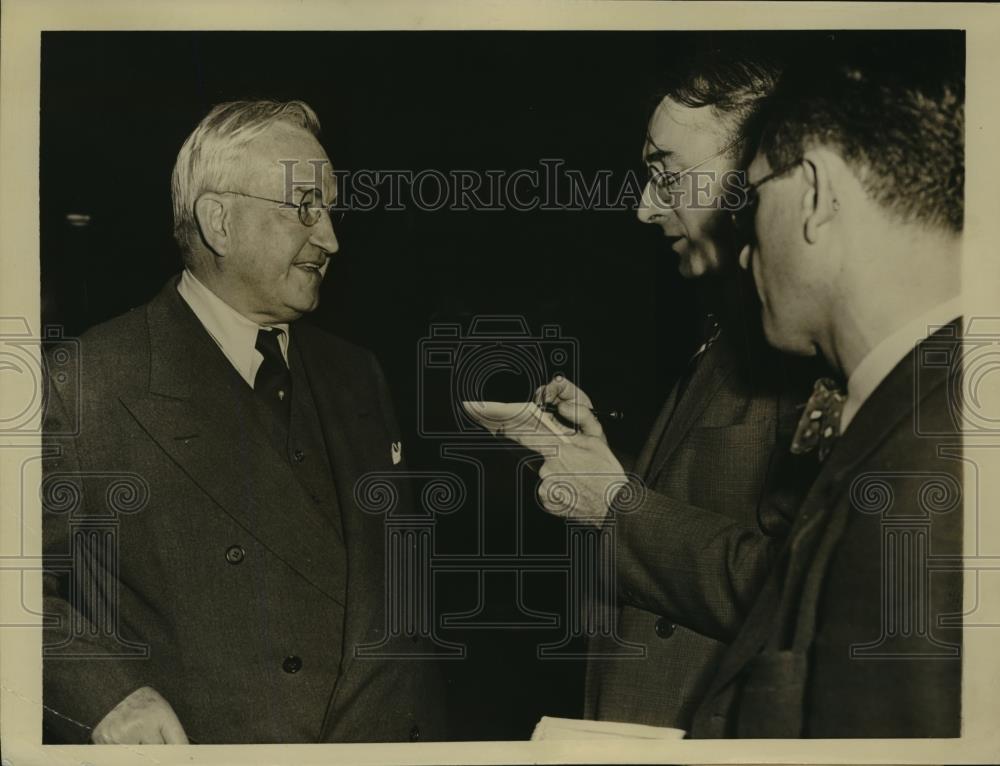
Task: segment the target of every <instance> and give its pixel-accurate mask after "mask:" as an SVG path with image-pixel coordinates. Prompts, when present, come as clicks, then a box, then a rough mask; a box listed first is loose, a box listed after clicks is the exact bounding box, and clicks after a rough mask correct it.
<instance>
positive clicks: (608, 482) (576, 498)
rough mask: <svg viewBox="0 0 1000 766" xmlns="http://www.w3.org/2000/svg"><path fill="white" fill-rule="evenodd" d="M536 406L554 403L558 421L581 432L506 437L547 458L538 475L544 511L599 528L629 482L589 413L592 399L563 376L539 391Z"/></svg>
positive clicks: (591, 413) (520, 434) (536, 394)
mask: <svg viewBox="0 0 1000 766" xmlns="http://www.w3.org/2000/svg"><path fill="white" fill-rule="evenodd" d="M535 403H536V404H539V405H543V404H555V405H556V406H557V407H558V410H559V415H560V417H562V418H563V419H565V420H567V421H569V422H570V423H573V424H574V425H575V426H576V428H577V429H578V430H577V433H575V434H571V435H564V436H558V435H552V434H542V435H536V434H528V433H519V432H517V431H512V432H511V433H509V434H507V437H508V438H510V439H512V440H514V441H516V442H517V443H518V444H520V445H521V446H523V447H527V448H528V449H532V450H535V451H536V452H538V453H539V454H542V455H544V456H545V462H544V463H543V464H542V466H541V468H539V470H538V475H539V477H540V478H541V480H542V481H541V484H540V485H539V487H538V496H539V499H540V500H541V503H542V507H543V508H545V510H546V511H548V512H549V513H551V514H553V515H555V516H562V517H564V518H573V519H581V520H585V521H589V522H591V523H593V524H595V525H600V524H601V523H602V522H603V521H604V518H605V517H606V516H607V514H608V509H609V508H610V506H611V502H612V501H613V500H614V498H615V495H617V494H618V492H619V491H620V490H621V488H622V487H624V486H625V485H626V484H627V482H628V480H627V478H626V476H625V471H624V469H623V468H622V466H621V463H619V462H618V459H617V458H616V457H615V456H614V454H613V453H612V452H611V449H610V448H609V447H608V441H607V438H606V437H605V436H604V429H603V428H601V424H600V422H599V421H598V420H597V418H596V417H595V416H594V413H593V412H591V409H592V407H593V404H592V403H591V401H590V397H589V396H587V395H586V394H585V393H584V392H583V391H581V390H580V389H578V388H577V387H576V386H575V385H573V384H572V383H571V382H570V381H568V380H566V378H564V377H562V376H561V375H560V376H556V377H555V378H553V380H552V381H551V382H550V383H547V384H546V385H544V386H540V387H539V389H538V390H537V391H536V392H535Z"/></svg>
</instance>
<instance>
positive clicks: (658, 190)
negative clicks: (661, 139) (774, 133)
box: [646, 136, 746, 208]
mask: <svg viewBox="0 0 1000 766" xmlns="http://www.w3.org/2000/svg"><path fill="white" fill-rule="evenodd" d="M646 140H647V142H648V143H650V144H651V145H652V146H655V144H653V142H652V139H651V138H648V137H647V139H646ZM744 140H746V137H745V136H737V137H736V138H735V139H733V140H732V141H730V142H729V143H727V144H726V145H725V146H723V147H722V148H721V149H720V150H719V151H717V152H715V154H711V155H709V156H708V157H705V158H703V159H700V160H698V162H696V163H695V164H694V165H691V166H690V167H687V168H685V169H684V170H657V169H656V168H654V167H653V166H652V165H651V164H647V165H646V169H647V172H648V173H649V181H648V183H649V184H650V185H651V186H652V187H653V192H654V193H655V194H656V201H657V202H658V203H659V204H661V205H663V206H664V207H669V208H675V207H678V206H679V204H680V196H679V195H680V193H681V180H682V179H684V178H686V177H687V176H688V175H690V174H691V173H693V172H694V171H695V170H698V168H700V167H701V166H702V165H705V164H706V163H708V162H711V161H712V160H714V159H715V158H716V157H721V156H722V155H724V154H726V153H728V152H729V151H730V150H732V149H733V148H735V147H736V146H737V145H738V144H739V143H741V142H742V141H744ZM663 154H664V152H663V151H662V150H661V151H656V152H652V153H651V154H650V158H651V159H652V160H658V159H659V158H660V156H663ZM649 162H650V159H647V163H649Z"/></svg>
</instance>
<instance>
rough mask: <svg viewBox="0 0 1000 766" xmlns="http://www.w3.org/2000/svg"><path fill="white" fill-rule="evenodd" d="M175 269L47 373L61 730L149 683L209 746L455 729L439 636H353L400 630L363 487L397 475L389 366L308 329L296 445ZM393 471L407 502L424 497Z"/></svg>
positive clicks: (86, 728)
mask: <svg viewBox="0 0 1000 766" xmlns="http://www.w3.org/2000/svg"><path fill="white" fill-rule="evenodd" d="M176 283H177V280H176V278H174V279H172V280H170V282H169V283H168V284H167V285H166V286H165V287H164V288H163V290H162V291H161V293H160V294H159V295H158V296H157V297H156V298H154V299H153V300H152V301H151V302H150V303H149V304H147V305H145V306H143V307H140V308H137V309H134V310H132V311H131V312H129V313H127V314H126V315H124V316H121V317H118V318H116V319H114V320H111V321H110V322H107V323H105V324H103V325H100V326H98V327H95V328H93V329H92V330H90V331H88V332H87V333H85V334H84V336H83V337H82V339H81V341H80V345H79V360H78V361H79V365H78V368H79V380H76V379H74V378H72V377H71V378H70V379H69V380H65V381H63V382H59V381H53V382H52V393H51V394H50V397H49V401H48V403H47V407H46V433H47V439H46V450H47V452H48V454H49V458H48V459H47V461H46V468H45V474H44V478H43V493H44V502H43V514H44V517H43V521H44V546H45V555H46V575H45V608H46V613H47V615H48V618H49V619H48V622H47V627H46V630H45V638H44V642H45V659H44V705H45V711H46V713H45V728H46V735H45V736H46V740H47V741H70V742H73V741H87V740H89V737H90V732H91V730H92V728H93V727H94V726H96V724H97V723H98V722H99V721H100V720H101V718H103V716H104V715H105V714H106V713H107V712H108V711H110V710H111V709H112V708H113V707H114V706H115V705H116V704H117V703H118V702H119V701H121V700H122V699H124V698H125V697H126V696H127V695H128V694H129V693H131V692H132V691H134V690H135V689H137V688H139V687H142V686H152V687H153V688H155V689H156V690H157V691H159V692H160V693H161V694H162V695H163V696H164V697H165V698H166V699H167V701H168V702H169V703H170V704H171V705H172V706H173V708H174V710H175V712H176V713H177V716H178V718H179V719H180V721H181V724H182V725H183V726H184V727H185V730H186V732H187V733H188V735H189V737H190V738H191V739H192V740H193V741H196V742H202V743H209V742H322V741H392V740H410V739H417V738H424V739H427V738H430V739H434V738H442V737H443V736H444V732H443V729H442V726H443V720H442V716H443V709H444V705H443V700H442V686H441V683H440V680H439V676H438V671H437V667H436V665H435V663H434V662H433V661H432V660H428V659H425V658H420V659H416V658H414V655H415V654H421V655H422V656H423V657H426V656H427V655H429V654H432V648H431V647H429V646H425V645H424V643H423V639H422V638H420V637H419V636H403V635H398V636H396V635H390V636H389V638H390V639H391V640H390V641H388V642H387V643H384V644H383V645H382V647H381V649H379V650H377V651H375V652H373V653H369V654H368V655H365V656H359V653H358V651H357V650H358V648H359V647H362V646H363V645H374V644H379V642H382V641H383V639H384V638H385V637H386V636H387V635H388V634H387V633H386V601H387V598H386V582H385V580H386V551H385V534H384V528H385V524H384V523H385V520H386V519H385V516H384V515H380V514H373V513H367V512H364V511H363V510H362V508H361V507H359V503H358V500H357V498H356V497H355V488H356V485H357V482H358V480H359V478H360V477H362V476H363V475H365V474H366V473H368V472H373V471H374V472H384V473H385V474H387V476H388V481H389V482H390V483H392V482H393V481H394V479H393V472H394V471H395V472H399V471H401V470H402V464H398V465H397V463H398V461H394V460H393V458H392V455H393V445H394V442H398V441H399V434H398V430H397V425H396V422H395V419H394V415H393V412H392V407H391V404H390V400H389V396H388V393H387V389H386V386H385V382H384V380H383V377H382V374H381V372H380V369H379V367H378V365H377V363H376V362H375V360H374V358H373V357H372V355H371V354H370V353H368V352H367V351H364V350H362V349H360V348H358V347H355V346H353V345H351V344H349V343H347V342H345V341H343V340H340V339H338V338H335V337H333V336H331V335H329V334H327V333H324V332H322V331H320V330H318V329H316V328H313V327H310V326H308V325H306V324H304V323H301V322H299V323H294V324H293V325H292V326H291V329H290V340H289V366H290V368H291V372H292V378H293V380H294V381H295V386H294V392H295V393H294V395H295V396H296V397H300V398H299V399H297V400H296V401H299V402H301V407H297V408H296V411H297V412H299V413H300V414H299V416H298V417H299V418H300V421H301V422H300V423H299V425H300V427H301V429H302V431H303V434H304V437H303V439H302V440H301V443H295V444H293V443H292V442H291V437H290V441H289V443H288V444H287V450H286V451H283V450H282V449H280V448H279V446H284V445H279V446H276V445H275V443H274V442H273V440H272V439H270V438H269V436H268V429H267V428H266V427H264V422H263V421H262V419H261V417H260V407H259V404H258V403H257V402H256V401H255V399H254V394H253V391H252V389H251V388H250V387H249V386H248V385H247V384H246V383H245V382H244V380H243V379H242V378H241V377H240V376H239V374H238V373H237V372H236V370H235V369H234V368H233V367H232V365H231V364H230V363H229V362H228V360H227V359H226V358H225V356H224V355H223V353H222V352H221V350H220V349H219V348H218V347H217V346H216V345H215V343H214V341H213V340H212V338H211V337H210V336H209V334H208V333H207V331H206V330H205V329H204V328H203V326H202V325H201V323H200V322H199V321H198V319H197V317H196V316H195V315H194V313H193V312H192V311H191V309H190V308H189V307H188V306H187V304H186V303H185V302H184V301H183V299H182V298H181V297H180V296H179V294H178V293H177V290H176ZM292 423H293V426H295V423H296V421H295V417H294V416H293V421H292ZM60 434H70V435H60ZM309 434H311V435H312V438H311V439H310V438H308V436H309ZM303 445H307V446H305V447H304V446H303ZM396 446H397V449H398V445H396ZM310 461H312V462H310ZM303 466H310V467H312V468H313V469H315V470H314V473H313V475H314V476H315V477H320V479H321V480H320V481H318V482H317V481H313V482H312V483H310V482H307V481H303V480H302V479H301V474H300V473H297V471H298V470H299V469H301V468H302V467H303ZM394 486H395V490H394V491H396V492H397V493H398V506H397V509H396V512H401V513H409V512H415V511H414V509H413V507H412V503H411V501H410V497H409V495H408V493H407V492H408V490H407V487H406V486H405V483H403V482H402V481H396V482H395V485H394ZM418 650H426V651H418ZM369 655H371V656H369Z"/></svg>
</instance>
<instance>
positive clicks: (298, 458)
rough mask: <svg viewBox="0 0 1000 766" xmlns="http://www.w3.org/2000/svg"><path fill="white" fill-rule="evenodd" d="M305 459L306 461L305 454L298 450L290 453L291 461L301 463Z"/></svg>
mask: <svg viewBox="0 0 1000 766" xmlns="http://www.w3.org/2000/svg"><path fill="white" fill-rule="evenodd" d="M305 459H306V453H305V452H303V451H302V450H300V449H297V450H295V452H293V453H292V460H294V461H295V462H296V463H301V462H302V461H303V460H305Z"/></svg>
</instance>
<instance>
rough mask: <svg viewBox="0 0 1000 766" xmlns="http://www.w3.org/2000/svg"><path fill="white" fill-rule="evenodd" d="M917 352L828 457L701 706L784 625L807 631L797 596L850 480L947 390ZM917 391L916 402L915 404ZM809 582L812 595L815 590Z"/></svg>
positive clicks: (938, 338)
mask: <svg viewBox="0 0 1000 766" xmlns="http://www.w3.org/2000/svg"><path fill="white" fill-rule="evenodd" d="M956 331H957V328H956V325H955V324H954V323H953V324H952V325H948V326H947V327H945V328H943V329H942V330H940V331H939V332H938V333H936V334H935V335H933V336H931V338H930V339H929V340H928V341H925V343H935V344H940V343H941V342H942V341H943V342H945V343H947V342H954V338H955V337H956V335H954V334H953V333H955V332H956ZM923 345H924V344H920V345H918V346H917V347H916V348H915V349H914V350H912V351H911V352H910V353H909V354H908V355H907V356H906V357H905V358H904V359H903V360H902V361H901V362H900V363H899V364H897V365H896V367H895V368H894V369H893V370H892V372H891V373H890V374H889V376H888V377H887V378H886V379H885V380H884V381H882V383H881V384H880V385H879V387H878V388H877V389H876V390H875V391H874V392H873V393H872V395H871V396H870V397H869V398H868V399H867V400H866V401H865V403H864V404H863V405H862V407H861V409H860V410H859V411H858V413H857V415H856V416H855V419H854V420H853V421H852V422H851V423H850V425H849V427H848V428H847V430H846V431H845V432H844V434H843V435H842V436H841V437H840V439H839V440H838V441H837V444H836V445H835V447H834V449H833V450H832V451H831V452H830V455H829V457H828V458H827V460H826V462H825V463H824V464H823V468H822V469H821V471H820V473H819V475H818V476H817V477H816V481H815V482H814V484H813V486H812V488H811V489H810V491H809V494H808V495H807V496H806V498H805V500H804V502H803V504H802V507H801V509H800V510H799V513H798V514H797V515H796V518H795V522H794V524H793V526H792V530H791V532H790V533H789V537H788V540H787V542H786V544H785V546H784V548H783V550H782V552H781V555H780V557H779V559H778V561H777V563H776V565H775V566H774V568H773V569H772V571H771V573H770V575H769V577H768V579H767V581H766V583H765V585H764V587H763V589H762V591H761V593H760V594H759V595H758V597H757V599H756V601H755V602H754V605H753V608H752V609H751V611H750V614H749V615H748V617H747V620H746V622H745V623H744V625H743V628H742V629H741V630H740V633H739V635H738V636H737V638H736V639H735V641H734V642H733V644H732V645H731V646H730V649H729V651H728V652H726V654H725V656H724V657H723V659H722V661H721V663H720V665H719V669H718V671H717V673H716V675H715V677H714V678H713V680H712V684H711V688H710V690H709V694H708V695H707V696H706V699H709V698H711V696H712V695H714V694H716V693H718V692H719V691H721V690H722V689H724V688H725V687H726V686H727V685H728V684H729V683H730V682H731V681H732V680H733V679H734V678H735V677H736V676H737V675H738V674H739V673H740V672H741V671H742V670H743V668H744V667H746V665H747V664H748V663H749V662H750V661H751V660H752V659H753V658H754V657H755V656H756V655H757V654H758V652H760V651H761V650H762V649H763V648H764V647H765V646H766V645H767V644H768V643H771V642H773V641H774V640H775V636H776V635H787V633H788V630H789V622H788V621H789V620H795V619H796V618H797V617H798V618H799V620H798V621H799V623H800V624H799V625H798V629H799V630H801V629H803V628H805V629H809V628H808V626H806V625H804V616H803V615H800V614H799V612H800V606H801V604H802V601H803V597H802V589H803V586H804V585H805V580H806V578H807V577H809V573H810V571H811V565H812V564H814V563H815V562H814V561H813V555H812V552H813V551H814V550H815V547H816V543H817V541H818V540H819V539H820V538H822V536H823V533H824V531H825V530H826V529H827V528H828V524H829V522H830V520H831V515H832V513H833V512H834V509H838V510H839V511H840V512H842V513H846V512H847V509H848V504H847V503H843V502H839V499H840V496H841V495H842V494H843V493H844V492H845V491H846V490H847V489H848V487H849V484H850V481H849V479H850V478H851V476H852V474H853V473H854V472H855V471H856V469H857V467H858V466H859V465H860V464H861V463H863V462H864V461H865V460H867V459H868V457H869V456H870V455H871V454H872V452H874V451H875V450H876V449H878V447H879V446H880V445H881V444H882V442H883V441H884V440H885V439H886V438H887V437H888V436H889V434H890V433H891V432H892V431H893V429H895V428H896V426H897V425H898V424H899V423H900V421H901V420H904V419H905V418H907V417H912V416H913V413H914V412H915V410H916V407H917V405H918V404H919V402H920V401H922V400H923V399H925V398H926V397H927V396H929V395H930V394H931V393H932V392H933V391H934V390H936V389H937V388H939V387H940V386H942V385H944V384H945V382H946V379H947V375H948V370H947V368H942V367H927V366H925V365H919V366H918V363H919V361H920V359H921V356H920V355H921V346H923ZM917 375H919V376H920V383H921V385H920V387H919V389H917V388H916V387H915V382H916V376H917ZM918 390H919V393H920V395H919V398H916V396H915V394H916V392H917V391H918ZM814 579H815V578H813V580H814ZM810 582H811V585H812V586H813V587H815V588H818V587H819V586H820V584H821V583H819V582H814V581H812V580H811V581H810ZM811 613H812V612H810V614H811ZM806 617H807V616H806ZM799 639H800V640H796V642H795V643H796V645H797V646H798V645H800V644H801V636H800V637H799ZM774 648H787V647H784V646H782V647H774Z"/></svg>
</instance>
